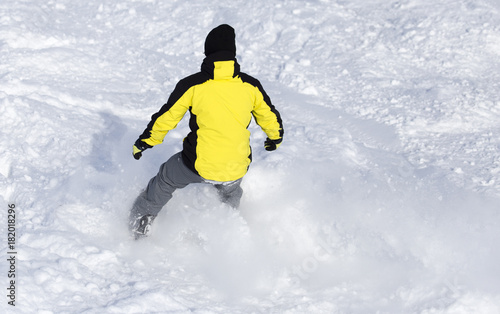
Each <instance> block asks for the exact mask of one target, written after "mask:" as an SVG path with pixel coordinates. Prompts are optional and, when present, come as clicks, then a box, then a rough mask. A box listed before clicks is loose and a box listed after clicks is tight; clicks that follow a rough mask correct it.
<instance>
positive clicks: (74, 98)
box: [0, 0, 500, 314]
mask: <svg viewBox="0 0 500 314" xmlns="http://www.w3.org/2000/svg"><path fill="white" fill-rule="evenodd" d="M0 12H1V14H0V116H1V119H0V136H1V141H0V187H1V188H0V207H1V208H2V210H3V214H1V215H0V217H2V219H1V221H2V222H1V225H0V230H2V231H1V232H0V233H1V234H3V235H4V240H3V241H5V242H4V243H6V244H7V210H8V205H9V204H15V206H16V250H17V261H16V265H15V266H16V306H15V307H13V306H11V305H9V304H8V303H7V302H8V301H9V299H7V298H6V297H4V298H3V301H2V302H0V304H1V305H0V312H2V313H83V312H86V313H186V312H195V313H426V314H430V313H432V314H435V313H499V312H500V289H499V287H500V285H498V278H500V264H499V263H498V261H499V260H500V246H499V245H498V243H499V241H500V234H499V232H498V230H499V227H500V213H499V205H498V204H499V199H500V124H499V122H500V97H499V96H500V92H499V91H500V89H499V82H500V74H499V72H498V69H499V68H500V50H499V47H500V4H499V2H498V1H496V0H477V1H472V0H453V1H451V0H447V1H437V2H436V1H429V0H401V1H383V0H369V1H361V0H354V1H343V0H318V1H312V0H311V1H299V0H287V1H272V0H271V1H234V0H233V1H229V0H222V1H221V0H219V1H213V2H208V1H201V0H195V1H157V0H135V1H118V0H107V1H95V0H89V1H83V2H76V1H69V0H51V1H38V0H25V1H18V0H16V1H13V0H4V1H2V3H0ZM222 23H228V24H230V25H232V26H233V27H234V28H235V29H236V33H237V53H238V56H237V57H238V60H239V62H240V63H241V66H242V70H243V71H245V72H248V73H250V74H252V75H254V76H256V77H257V78H259V79H260V81H261V82H262V83H263V85H264V87H265V88H266V90H267V92H268V93H269V95H270V96H271V99H272V100H273V102H274V104H275V105H276V107H277V108H278V110H280V112H281V113H282V116H283V121H284V124H285V129H286V133H285V141H284V142H283V144H282V145H281V147H280V148H279V150H278V151H276V152H273V153H269V152H266V151H265V150H264V149H263V141H264V139H265V135H264V134H263V133H262V131H260V129H259V128H258V127H257V126H256V125H255V124H252V125H251V126H250V129H251V131H252V146H253V153H254V162H253V164H252V166H251V168H250V171H249V173H248V174H247V176H246V177H245V179H244V181H243V188H244V191H245V194H244V196H243V199H242V204H241V208H240V210H239V211H236V212H235V211H232V210H230V209H229V208H227V207H225V206H224V205H221V204H220V203H219V202H218V200H217V197H216V194H215V192H214V190H213V189H212V188H211V187H210V186H208V185H192V186H189V187H187V188H185V189H183V190H179V191H177V192H176V194H175V195H174V198H173V199H172V200H171V202H170V203H169V204H167V206H166V207H165V208H164V210H163V211H162V212H161V214H160V215H159V217H158V218H157V220H156V222H155V225H154V229H153V234H152V236H151V237H150V238H148V239H145V240H143V241H139V242H134V241H132V240H131V239H130V237H129V236H128V233H127V229H126V219H127V215H128V211H129V209H130V206H131V204H132V202H133V200H134V199H135V197H136V196H137V194H138V193H139V192H140V191H141V189H143V188H144V186H145V185H146V184H147V182H148V180H149V178H150V177H152V176H154V175H155V174H156V172H157V170H158V167H159V165H160V164H161V163H163V162H164V161H165V160H166V159H167V158H168V157H169V156H171V155H172V154H174V153H175V152H177V151H179V150H180V149H181V141H182V138H183V137H184V136H185V134H186V133H187V130H188V126H187V123H186V121H185V120H184V121H183V122H181V123H180V124H179V126H178V128H177V129H176V130H174V131H172V132H170V133H169V134H168V135H167V137H166V140H165V143H164V144H163V145H161V146H157V147H155V148H154V149H152V150H149V151H147V152H145V153H144V156H143V158H142V159H141V160H140V161H136V160H134V159H133V158H132V154H131V150H132V144H133V142H134V141H135V139H136V138H137V136H138V135H139V134H140V133H141V132H142V130H143V129H144V127H145V126H146V124H147V122H148V121H149V118H150V116H151V114H153V113H154V112H156V111H157V110H158V109H159V108H160V106H161V105H162V104H163V103H164V102H165V101H166V99H167V97H168V95H169V93H170V92H171V91H172V89H173V87H174V85H175V84H176V82H177V81H178V80H179V79H180V78H182V77H184V76H186V75H189V74H191V73H193V72H196V71H198V69H199V66H200V64H201V61H202V59H203V42H204V39H205V36H206V34H207V33H208V32H209V31H210V30H211V29H212V28H213V27H215V26H217V25H219V24H222ZM8 252H10V251H9V250H8V248H5V247H4V248H2V250H1V253H0V255H1V264H0V265H1V270H0V272H1V273H2V274H3V275H1V277H2V279H1V280H0V282H2V285H1V286H2V287H3V289H6V288H7V289H8V287H9V281H10V279H9V278H8V277H7V271H8V267H9V264H8V262H7V259H8V257H9V256H10V255H9V253H8ZM4 291H7V290H4Z"/></svg>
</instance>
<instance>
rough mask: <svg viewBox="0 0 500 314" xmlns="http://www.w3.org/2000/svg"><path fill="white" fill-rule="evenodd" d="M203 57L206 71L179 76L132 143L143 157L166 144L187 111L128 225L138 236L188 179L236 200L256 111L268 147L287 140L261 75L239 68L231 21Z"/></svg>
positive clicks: (221, 28) (229, 201) (209, 40)
mask: <svg viewBox="0 0 500 314" xmlns="http://www.w3.org/2000/svg"><path fill="white" fill-rule="evenodd" d="M205 56H206V58H205V59H204V60H203V64H202V65H201V71H200V72H198V73H196V74H193V75H191V76H188V77H186V78H184V79H182V80H181V81H179V83H178V84H177V85H176V87H175V89H174V91H173V92H172V94H171V95H170V97H169V99H168V101H167V103H166V104H165V105H163V107H162V108H161V109H160V111H158V112H157V113H155V114H154V115H153V116H152V118H151V121H150V122H149V124H148V126H147V128H146V129H145V130H144V132H143V133H142V135H141V136H140V137H139V139H138V140H137V141H136V142H135V144H134V146H133V154H134V157H135V159H139V158H141V156H142V152H143V151H145V150H146V149H148V148H151V147H153V146H155V145H158V144H160V143H162V142H163V139H164V137H165V135H166V134H167V132H168V131H170V130H172V129H174V128H175V127H176V126H177V123H179V121H180V120H181V119H182V117H183V116H184V114H185V113H186V112H187V111H188V110H189V112H190V115H191V117H190V120H189V127H190V129H191V132H190V133H189V134H188V135H187V137H186V138H184V142H183V149H182V151H181V152H179V153H177V154H175V155H173V156H172V157H171V158H170V159H169V160H168V161H167V162H166V163H164V164H163V165H161V167H160V170H159V172H158V174H157V175H156V176H155V177H154V178H152V179H151V180H150V182H149V184H148V186H147V188H146V190H145V191H144V192H142V193H141V194H140V195H139V196H138V197H137V199H136V201H135V203H134V205H133V207H132V210H131V213H130V229H131V231H132V233H133V235H134V236H135V238H136V239H138V238H141V237H144V236H146V235H147V234H148V232H149V229H150V225H151V223H152V222H153V220H154V219H155V217H156V216H157V215H158V213H159V212H160V210H161V209H162V208H163V206H164V205H165V204H166V203H167V202H168V201H169V200H170V199H171V197H172V193H173V192H174V191H175V190H176V189H178V188H183V187H185V186H187V185H188V184H190V183H203V182H205V183H211V184H213V185H214V186H215V187H216V189H217V192H218V195H219V197H220V199H221V201H222V202H224V203H227V204H229V205H230V206H232V207H234V208H237V207H238V206H239V203H240V199H241V196H242V194H243V191H242V189H241V187H240V183H241V180H242V178H243V176H244V175H245V174H246V172H247V170H248V167H249V165H250V162H251V156H252V154H251V148H250V131H248V129H247V128H248V126H249V124H250V122H251V119H252V115H253V117H254V118H255V120H256V122H257V124H258V125H259V126H260V127H261V128H262V130H263V131H264V132H265V133H266V135H267V139H266V141H265V143H264V146H265V149H266V150H268V151H273V150H275V149H276V148H277V147H278V146H279V145H280V144H281V141H282V139H283V125H282V121H281V117H280V114H279V112H278V111H277V110H276V108H275V107H274V106H273V105H272V104H271V100H270V99H269V96H268V95H267V94H266V92H265V91H264V89H263V88H262V86H261V84H260V83H259V81H258V80H256V79H255V78H253V77H251V76H250V75H248V74H245V73H243V72H240V66H239V64H238V62H237V61H236V43H235V33H234V29H233V28H232V27H231V26H229V25H226V24H223V25H220V26H218V27H216V28H215V29H213V30H212V31H210V33H209V34H208V36H207V38H206V40H205Z"/></svg>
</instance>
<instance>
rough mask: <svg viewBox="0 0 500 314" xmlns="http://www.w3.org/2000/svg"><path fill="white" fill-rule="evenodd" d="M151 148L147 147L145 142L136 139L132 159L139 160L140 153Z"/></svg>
mask: <svg viewBox="0 0 500 314" xmlns="http://www.w3.org/2000/svg"><path fill="white" fill-rule="evenodd" d="M151 147H153V146H151V145H149V144H148V143H146V142H143V141H142V140H141V139H138V140H137V141H135V144H134V147H133V154H134V158H135V159H137V160H139V159H140V158H141V157H142V152H143V151H145V150H146V149H148V148H151Z"/></svg>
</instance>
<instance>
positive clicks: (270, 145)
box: [264, 137, 283, 151]
mask: <svg viewBox="0 0 500 314" xmlns="http://www.w3.org/2000/svg"><path fill="white" fill-rule="evenodd" d="M282 141H283V138H280V139H277V140H271V139H270V138H269V137H268V138H267V139H266V141H265V142H264V148H265V149H266V150H267V151H273V150H276V148H278V147H279V146H280V145H281V142H282Z"/></svg>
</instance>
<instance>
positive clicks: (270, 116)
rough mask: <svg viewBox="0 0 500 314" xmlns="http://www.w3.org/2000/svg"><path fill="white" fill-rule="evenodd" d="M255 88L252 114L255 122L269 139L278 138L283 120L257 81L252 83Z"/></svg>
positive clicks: (281, 135)
mask: <svg viewBox="0 0 500 314" xmlns="http://www.w3.org/2000/svg"><path fill="white" fill-rule="evenodd" d="M254 84H255V87H256V89H257V92H256V101H255V104H254V108H253V111H252V114H253V116H254V118H255V121H256V122H257V124H258V125H259V126H260V127H261V128H262V130H263V131H264V132H265V133H266V134H267V137H268V138H269V139H271V140H280V139H282V138H283V133H284V129H283V122H282V121H281V116H280V113H279V112H278V110H276V108H275V107H274V106H273V104H272V103H271V99H270V98H269V96H268V95H267V93H266V92H265V91H264V89H263V88H262V85H261V84H260V82H259V81H257V80H256V82H255V83H254Z"/></svg>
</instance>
